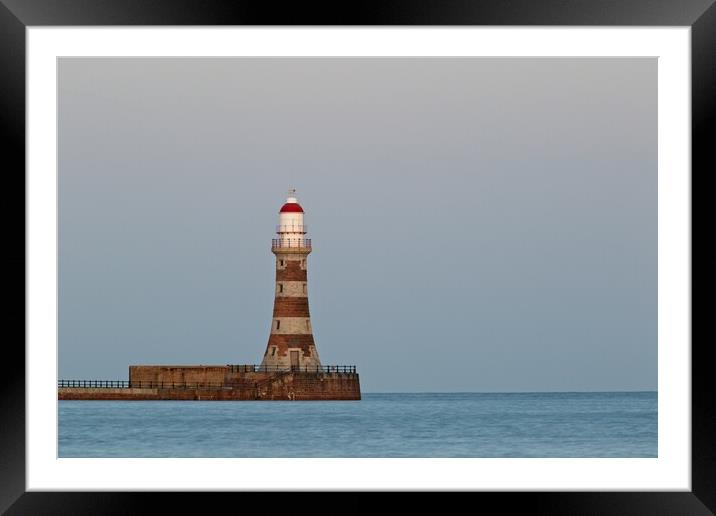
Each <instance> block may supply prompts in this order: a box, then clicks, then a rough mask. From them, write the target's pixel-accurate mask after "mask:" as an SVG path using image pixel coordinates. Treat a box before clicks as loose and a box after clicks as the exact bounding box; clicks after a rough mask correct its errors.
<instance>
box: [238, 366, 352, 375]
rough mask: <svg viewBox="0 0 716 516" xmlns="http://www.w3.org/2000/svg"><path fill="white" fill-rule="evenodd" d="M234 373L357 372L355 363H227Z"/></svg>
mask: <svg viewBox="0 0 716 516" xmlns="http://www.w3.org/2000/svg"><path fill="white" fill-rule="evenodd" d="M227 367H228V368H229V370H230V371H231V372H232V373H284V372H297V373H352V374H355V372H356V366H354V365H325V366H318V365H302V366H279V365H253V364H239V365H233V364H227Z"/></svg>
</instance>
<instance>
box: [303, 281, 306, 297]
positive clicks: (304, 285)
mask: <svg viewBox="0 0 716 516" xmlns="http://www.w3.org/2000/svg"><path fill="white" fill-rule="evenodd" d="M303 293H304V294H305V293H306V284H305V283H304V284H303Z"/></svg>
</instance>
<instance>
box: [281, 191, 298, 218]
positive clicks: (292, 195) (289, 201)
mask: <svg viewBox="0 0 716 516" xmlns="http://www.w3.org/2000/svg"><path fill="white" fill-rule="evenodd" d="M279 213H303V208H301V205H300V204H298V199H296V189H295V188H290V189H289V190H288V197H287V198H286V204H284V205H283V206H281V209H280V210H279Z"/></svg>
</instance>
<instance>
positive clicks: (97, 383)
mask: <svg viewBox="0 0 716 516" xmlns="http://www.w3.org/2000/svg"><path fill="white" fill-rule="evenodd" d="M226 367H228V368H229V371H231V372H232V373H339V374H356V366H354V365H350V366H349V365H327V366H308V365H304V366H266V365H264V366H262V365H253V364H241V365H232V364H228V365H227V366H226ZM236 386H237V384H235V383H232V382H162V381H159V382H156V381H127V380H58V381H57V387H59V388H65V389H67V388H85V389H234V388H236Z"/></svg>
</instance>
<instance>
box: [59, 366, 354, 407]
mask: <svg viewBox="0 0 716 516" xmlns="http://www.w3.org/2000/svg"><path fill="white" fill-rule="evenodd" d="M130 384H131V385H132V387H125V388H93V387H61V388H59V389H58V398H59V399H61V400H80V399H84V400H217V401H218V400H246V401H248V400H294V401H300V400H303V401H307V400H360V399H361V395H360V381H359V377H358V374H357V373H345V372H342V373H334V372H330V373H329V372H304V371H300V372H298V371H295V372H294V371H291V372H289V371H285V372H273V373H266V372H237V371H236V370H234V369H232V368H229V367H227V366H131V367H130ZM141 384H144V386H141ZM137 385H140V387H136V386H137Z"/></svg>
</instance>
